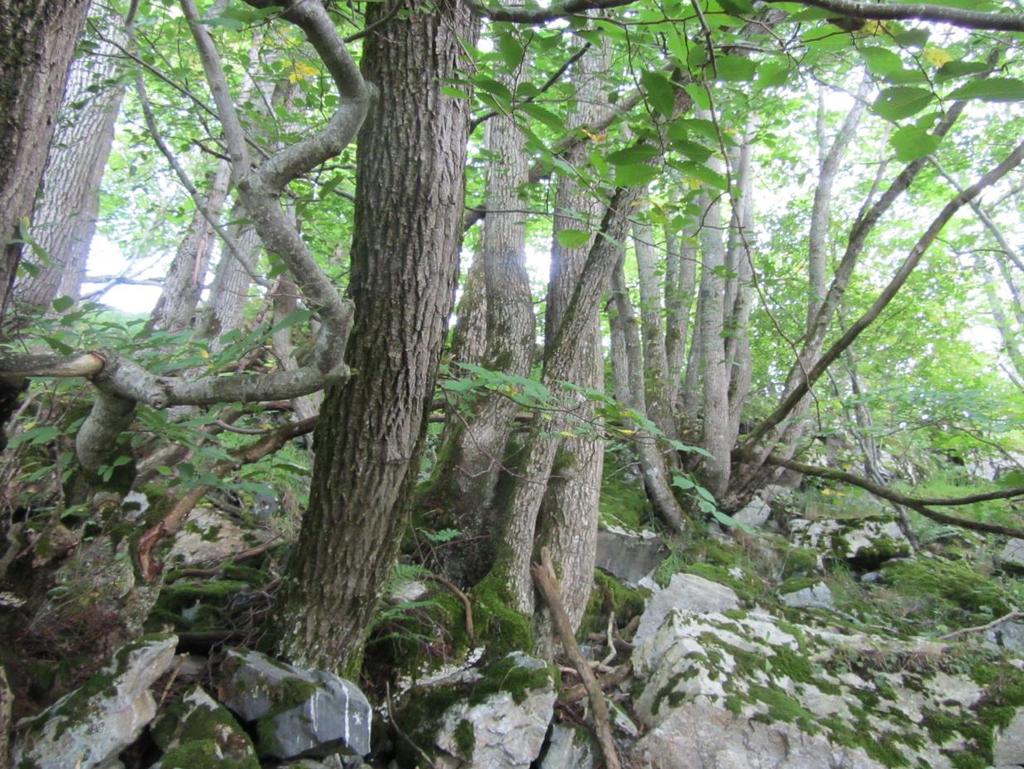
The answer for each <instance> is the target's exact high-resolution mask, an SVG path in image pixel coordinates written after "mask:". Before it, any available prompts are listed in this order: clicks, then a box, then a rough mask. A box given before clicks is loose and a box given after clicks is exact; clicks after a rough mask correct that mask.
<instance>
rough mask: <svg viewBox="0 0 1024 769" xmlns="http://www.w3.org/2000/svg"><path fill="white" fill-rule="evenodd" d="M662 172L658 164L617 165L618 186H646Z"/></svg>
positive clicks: (616, 180)
mask: <svg viewBox="0 0 1024 769" xmlns="http://www.w3.org/2000/svg"><path fill="white" fill-rule="evenodd" d="M660 173H661V169H660V168H659V167H658V166H648V165H629V166H615V186H616V187H646V186H647V185H648V184H650V183H651V181H652V180H653V179H654V178H655V177H657V176H658V175H659V174H660Z"/></svg>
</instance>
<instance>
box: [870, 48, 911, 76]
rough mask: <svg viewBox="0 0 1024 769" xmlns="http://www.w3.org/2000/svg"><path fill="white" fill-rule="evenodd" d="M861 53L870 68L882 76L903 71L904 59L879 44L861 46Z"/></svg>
mask: <svg viewBox="0 0 1024 769" xmlns="http://www.w3.org/2000/svg"><path fill="white" fill-rule="evenodd" d="M860 55H861V57H862V58H863V59H864V63H865V64H866V65H867V67H868V70H869V71H870V72H872V73H873V74H875V75H878V76H880V77H887V76H889V75H891V74H893V73H895V72H902V71H903V60H902V59H900V57H899V55H897V54H896V53H895V52H893V51H890V50H889V49H888V48H880V47H877V46H872V47H870V48H861V49H860Z"/></svg>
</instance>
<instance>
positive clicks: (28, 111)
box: [0, 0, 89, 449]
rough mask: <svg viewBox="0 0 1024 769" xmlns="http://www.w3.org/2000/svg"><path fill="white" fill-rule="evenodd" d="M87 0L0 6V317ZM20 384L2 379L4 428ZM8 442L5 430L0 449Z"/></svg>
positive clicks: (44, 0)
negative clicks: (23, 226) (0, 252)
mask: <svg viewBox="0 0 1024 769" xmlns="http://www.w3.org/2000/svg"><path fill="white" fill-rule="evenodd" d="M88 7H89V3H88V0H18V2H10V1H9V0H8V1H7V2H3V3H0V51H2V53H0V116H3V119H2V120H0V158H3V162H0V248H2V249H3V253H2V255H0V321H2V320H3V317H4V315H5V313H6V309H7V301H8V295H9V293H10V291H11V286H12V285H13V283H14V276H15V273H16V272H17V270H18V262H19V261H20V260H21V253H22V245H21V242H20V238H21V234H22V233H21V225H22V222H23V221H25V220H30V219H31V216H32V208H33V206H34V204H35V199H36V192H37V191H38V190H39V181H40V179H41V178H42V176H43V169H44V168H45V167H46V154H47V149H48V147H49V144H50V137H51V136H52V135H53V129H54V120H53V116H54V115H56V114H57V108H58V107H59V106H60V103H61V98H62V97H63V95H64V83H65V80H66V78H67V73H68V65H69V64H70V63H71V57H72V54H73V53H74V49H75V43H77V42H78V36H79V35H80V34H81V32H82V27H83V26H84V24H85V15H86V11H87V10H88ZM19 391H20V387H19V386H18V385H17V384H12V383H9V382H7V381H6V380H5V381H4V382H2V383H0V428H2V427H3V425H4V424H5V423H6V422H7V420H8V419H9V418H10V415H11V414H12V413H13V411H14V408H15V404H16V402H17V396H18V392H19ZM6 445H7V441H6V439H5V438H4V437H3V435H2V434H0V449H2V448H3V447H4V446H6Z"/></svg>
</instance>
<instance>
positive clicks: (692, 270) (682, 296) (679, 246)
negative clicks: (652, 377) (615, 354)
mask: <svg viewBox="0 0 1024 769" xmlns="http://www.w3.org/2000/svg"><path fill="white" fill-rule="evenodd" d="M665 244H666V246H665V247H666V251H667V255H668V258H667V261H666V265H665V356H666V359H667V364H668V382H669V391H670V392H669V394H670V396H671V398H672V411H673V414H678V413H679V411H680V410H681V408H682V399H681V398H680V390H681V388H682V384H683V381H682V380H683V373H684V372H683V364H684V363H685V361H686V340H687V337H688V336H689V331H690V310H691V309H692V307H693V297H694V290H695V288H696V285H697V280H696V278H697V254H696V249H694V247H693V242H692V238H691V237H690V236H689V235H688V234H684V235H682V236H680V235H679V234H678V233H677V232H675V231H673V230H672V228H671V225H666V227H665Z"/></svg>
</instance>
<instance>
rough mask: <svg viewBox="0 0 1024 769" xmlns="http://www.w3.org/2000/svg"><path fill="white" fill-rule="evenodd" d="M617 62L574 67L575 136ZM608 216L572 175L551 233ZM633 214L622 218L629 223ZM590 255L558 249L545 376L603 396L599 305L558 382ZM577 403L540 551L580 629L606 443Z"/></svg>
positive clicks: (590, 61)
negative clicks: (557, 366) (560, 347)
mask: <svg viewBox="0 0 1024 769" xmlns="http://www.w3.org/2000/svg"><path fill="white" fill-rule="evenodd" d="M610 57H611V52H610V49H609V48H608V46H607V44H605V45H601V46H594V47H592V48H591V49H590V50H589V51H587V53H586V54H585V55H584V56H583V57H582V58H581V59H580V60H579V62H578V63H577V64H576V66H575V67H574V69H573V74H572V81H573V85H574V86H575V88H576V106H575V108H574V110H573V113H572V114H571V116H570V117H569V119H568V120H567V127H568V128H569V129H570V130H572V129H573V128H575V127H577V126H582V125H586V124H589V123H592V122H595V121H597V120H599V119H600V118H601V116H602V115H603V114H604V113H605V112H606V111H607V110H608V107H607V97H606V93H605V91H606V89H605V87H604V84H603V83H602V78H603V76H604V73H605V72H606V71H607V69H608V66H609V62H610ZM584 149H585V148H584ZM574 162H575V160H574ZM602 212H603V206H602V205H601V204H600V202H599V201H596V200H595V199H594V197H593V195H592V193H591V192H590V191H589V190H586V189H585V188H583V187H582V186H581V185H580V183H579V181H578V180H577V179H575V178H573V177H570V176H568V175H565V176H561V177H560V178H559V180H558V188H557V191H556V193H555V216H554V220H553V222H552V231H553V232H554V233H555V234H556V236H557V233H558V232H559V231H561V230H563V229H577V230H583V231H585V232H592V233H596V232H597V231H598V228H597V226H596V225H597V224H598V222H600V221H601V216H602ZM627 213H628V211H623V212H621V214H622V216H623V217H624V216H625V215H626V214H627ZM595 242H596V241H595V240H592V241H591V243H595ZM589 250H590V246H589V245H588V246H587V247H583V248H575V249H570V248H564V247H562V246H561V245H560V244H559V243H558V240H557V237H556V238H555V240H554V241H553V243H552V248H551V278H550V282H549V284H548V295H547V305H546V308H547V309H546V314H545V329H544V331H545V334H544V346H545V363H544V366H545V374H546V376H547V377H548V378H549V380H550V381H552V382H553V381H562V382H571V383H573V384H575V385H579V386H581V387H587V388H593V389H602V387H603V385H604V366H603V362H602V350H601V339H600V325H599V312H600V304H599V302H597V301H595V302H594V303H593V304H592V305H591V306H588V307H585V308H583V307H581V306H579V305H577V306H576V307H575V309H574V310H573V312H576V313H581V312H582V313H584V315H585V317H584V318H581V319H580V321H579V322H580V326H581V330H580V333H579V334H578V335H576V336H575V337H574V340H573V342H574V344H575V345H576V346H577V349H576V350H575V354H574V356H573V360H572V363H571V365H570V366H567V367H566V368H565V369H563V370H562V371H561V372H560V373H558V374H557V375H554V376H552V368H553V364H552V360H553V354H554V351H555V345H556V344H557V343H558V340H559V338H560V335H561V333H562V330H563V325H564V323H565V317H566V314H567V313H568V312H569V307H570V303H572V302H573V297H574V294H575V292H577V291H579V290H580V285H579V283H580V280H581V276H582V274H583V270H584V265H585V263H586V261H587V259H588V251H589ZM608 277H610V275H608V274H606V277H605V279H604V281H603V282H602V283H601V285H600V286H599V288H598V291H602V292H603V291H604V289H605V287H606V286H607V280H608ZM575 401H576V402H575V403H574V405H573V408H574V410H575V412H576V417H577V419H579V420H581V421H580V422H579V423H577V424H576V425H573V426H571V427H570V431H575V432H576V433H577V434H576V435H574V436H573V437H567V438H564V440H563V441H562V442H561V445H560V446H559V448H558V462H557V465H558V467H557V469H556V471H555V472H553V473H552V474H551V477H550V478H549V479H548V482H547V491H546V494H545V496H544V501H543V504H542V507H541V511H540V517H539V520H538V529H537V540H538V544H539V545H540V546H548V547H549V548H550V550H551V554H552V558H553V559H554V563H555V566H556V568H557V569H558V572H559V573H558V576H559V579H560V581H561V585H562V600H563V602H564V605H565V609H566V612H567V613H568V615H569V617H570V619H571V621H572V623H573V627H576V626H577V625H578V624H579V622H580V620H582V618H583V612H584V610H585V609H586V605H587V600H588V598H589V597H590V588H591V585H592V583H593V573H594V558H595V555H596V549H597V519H598V496H599V494H600V490H601V473H602V472H603V469H604V441H603V439H602V438H601V436H600V434H599V432H598V431H595V430H591V429H589V428H588V425H589V423H590V422H592V421H593V419H594V408H593V405H592V404H591V403H589V402H588V401H586V400H585V399H583V398H581V397H579V396H576V398H575ZM581 427H582V428H583V429H580V428H581ZM529 543H530V540H529V539H526V540H524V541H522V542H521V543H520V544H521V545H522V546H524V547H526V549H527V550H529V549H530V544H529ZM521 576H525V577H526V581H525V583H524V589H525V591H526V592H527V593H529V594H530V600H531V601H532V600H533V588H532V586H531V585H530V583H529V575H528V573H522V574H521ZM545 612H546V610H543V611H542V613H541V615H540V616H539V617H538V629H539V630H540V632H539V634H538V635H539V638H540V640H541V641H542V643H546V642H549V641H550V639H551V628H550V625H549V621H548V618H547V617H546V616H545Z"/></svg>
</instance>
